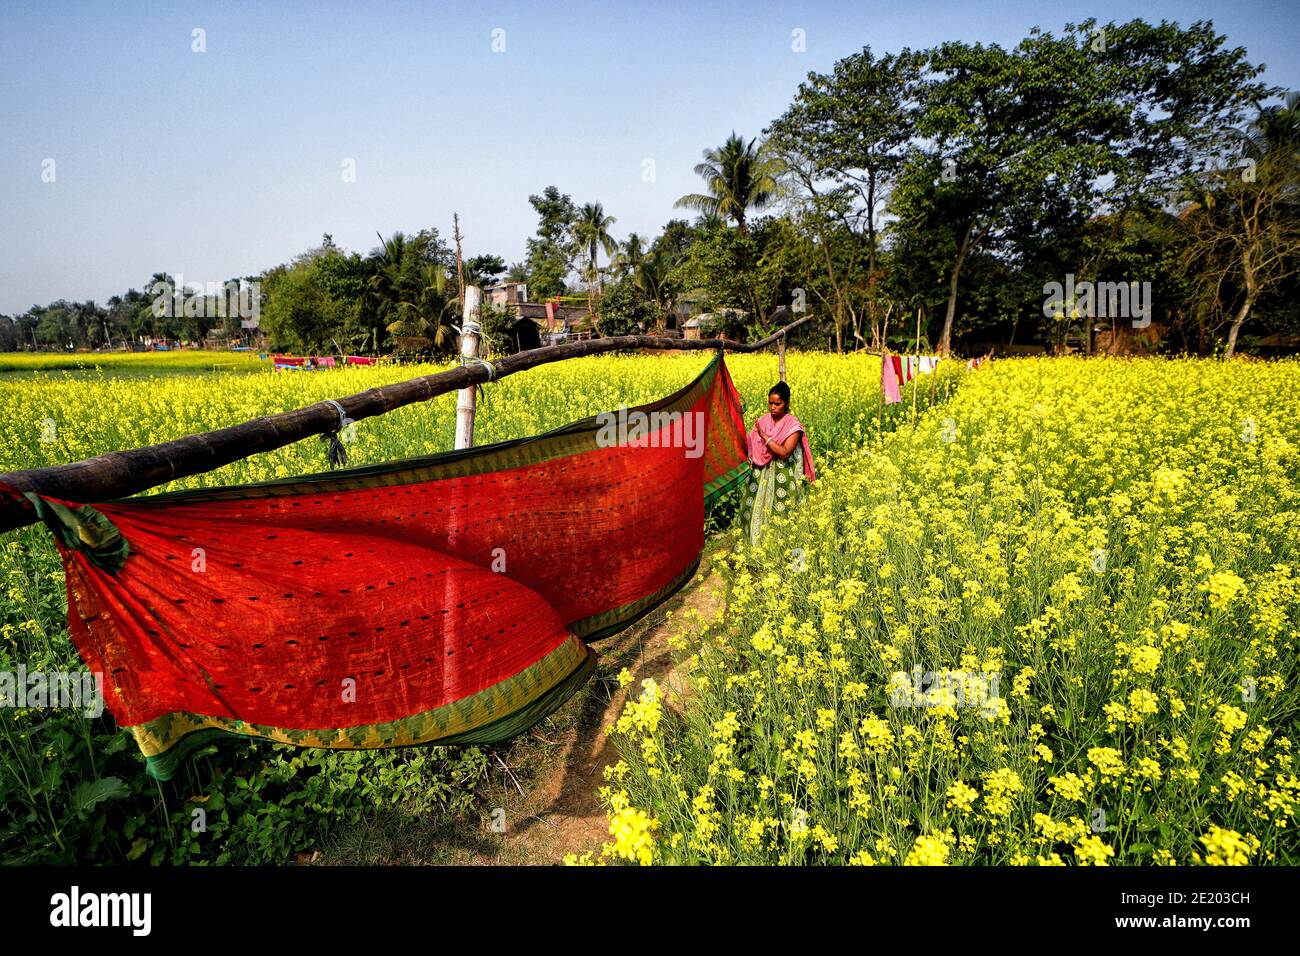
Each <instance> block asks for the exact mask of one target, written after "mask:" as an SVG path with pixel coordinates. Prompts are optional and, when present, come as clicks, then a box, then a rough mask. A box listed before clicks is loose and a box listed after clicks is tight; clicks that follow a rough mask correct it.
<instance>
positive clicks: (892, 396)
mask: <svg viewBox="0 0 1300 956" xmlns="http://www.w3.org/2000/svg"><path fill="white" fill-rule="evenodd" d="M898 369H899V362H898V356H897V355H885V356H882V357H881V360H880V391H881V392H882V393H883V394H884V396H885V404H886V405H893V404H894V403H895V402H901V401H902V400H903V396H902V395H900V394H899V393H898Z"/></svg>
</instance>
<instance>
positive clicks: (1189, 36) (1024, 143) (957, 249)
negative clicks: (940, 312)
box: [891, 21, 1262, 351]
mask: <svg viewBox="0 0 1300 956" xmlns="http://www.w3.org/2000/svg"><path fill="white" fill-rule="evenodd" d="M1099 41H1100V42H1099ZM1222 42H1223V38H1222V37H1220V36H1217V35H1215V34H1214V32H1213V30H1212V29H1211V28H1210V26H1209V25H1208V24H1204V23H1197V24H1193V26H1192V27H1191V28H1189V29H1187V30H1183V29H1181V28H1179V27H1178V26H1177V25H1176V24H1168V23H1162V24H1161V25H1160V26H1158V27H1152V26H1150V25H1149V24H1146V23H1143V22H1142V21H1132V22H1130V23H1128V24H1124V25H1122V26H1116V25H1115V24H1113V23H1112V24H1108V25H1107V26H1106V27H1104V28H1102V29H1101V30H1098V29H1096V24H1095V21H1086V22H1085V23H1083V24H1079V25H1077V26H1076V25H1067V28H1066V31H1065V33H1064V34H1063V35H1062V36H1061V37H1059V38H1058V37H1054V36H1052V35H1051V34H1048V33H1043V32H1041V31H1039V30H1037V29H1035V30H1034V31H1032V32H1031V34H1030V36H1029V37H1027V38H1026V39H1025V40H1024V41H1022V42H1021V43H1020V44H1019V45H1018V46H1017V47H1016V48H1015V49H1014V50H1004V49H1002V48H1001V47H999V46H997V45H990V46H983V45H981V44H967V43H956V42H953V43H944V44H942V45H941V46H939V47H938V48H936V49H934V50H931V51H928V53H927V54H926V67H927V72H926V73H925V74H924V75H923V79H922V83H923V87H922V90H921V100H920V102H921V109H920V111H919V112H918V114H917V123H916V128H917V133H918V134H919V139H918V141H917V142H916V143H914V144H913V146H912V148H911V149H910V151H909V154H908V158H907V162H906V163H905V165H904V168H903V171H902V173H901V174H900V177H899V182H898V185H897V187H896V188H895V191H894V194H893V196H892V201H891V208H892V209H893V211H894V213H895V214H896V215H897V216H898V219H899V222H898V223H897V228H898V229H899V230H900V231H913V232H928V233H931V234H937V233H940V232H943V231H945V230H946V231H947V233H948V236H947V239H946V241H943V242H940V241H938V236H937V235H935V241H931V242H929V243H928V245H929V246H930V247H931V248H932V249H936V250H937V249H939V248H941V247H943V246H946V247H947V250H946V253H945V258H946V261H947V266H946V270H945V271H946V278H947V286H948V295H947V310H946V315H945V318H944V323H943V329H942V331H941V334H940V342H939V348H940V351H947V350H948V349H949V348H950V347H951V336H952V328H953V322H954V319H955V317H956V310H957V302H958V292H959V285H960V280H961V274H962V267H963V265H964V263H965V262H966V261H967V259H968V258H969V256H971V255H972V253H974V252H975V251H976V250H978V249H985V248H987V249H989V250H991V251H993V252H995V253H1000V254H1004V255H1015V254H1016V247H1017V245H1018V244H1023V243H1026V242H1028V243H1032V242H1034V241H1035V238H1036V237H1038V236H1040V235H1041V234H1042V233H1043V232H1044V231H1046V230H1047V229H1048V228H1050V226H1051V225H1053V224H1056V223H1059V222H1061V221H1062V220H1063V219H1064V220H1067V221H1068V220H1070V219H1072V220H1073V221H1074V222H1076V223H1077V222H1081V221H1083V220H1085V219H1086V218H1088V217H1090V216H1092V215H1096V214H1099V213H1104V212H1106V211H1108V209H1111V208H1113V207H1114V206H1116V205H1119V206H1121V207H1127V206H1130V205H1132V204H1134V203H1135V202H1136V201H1137V200H1138V199H1139V198H1141V197H1149V196H1150V195H1151V194H1152V193H1154V192H1157V191H1158V190H1159V189H1160V187H1161V185H1162V184H1165V183H1168V182H1170V181H1171V180H1172V179H1173V178H1175V177H1176V176H1177V175H1178V174H1179V173H1180V172H1182V171H1185V170H1186V169H1187V168H1188V166H1189V164H1191V163H1193V162H1194V161H1195V159H1196V156H1197V155H1199V152H1198V151H1199V150H1200V149H1201V148H1203V147H1204V146H1205V145H1206V144H1207V143H1209V142H1210V141H1211V140H1212V133H1213V131H1214V130H1215V129H1216V128H1218V127H1219V124H1221V123H1223V122H1224V121H1225V120H1227V119H1231V118H1232V117H1233V116H1234V115H1235V111H1237V110H1238V109H1239V106H1240V103H1241V102H1244V99H1243V98H1244V97H1245V98H1248V97H1249V96H1251V95H1253V94H1255V93H1258V92H1259V91H1260V90H1261V89H1262V88H1261V87H1258V86H1257V85H1251V84H1250V83H1249V81H1250V80H1251V79H1252V78H1253V77H1254V76H1255V75H1257V73H1258V68H1256V67H1252V66H1250V65H1249V64H1248V63H1246V62H1245V61H1244V55H1243V54H1244V51H1242V50H1240V49H1236V50H1221V49H1220V47H1221V46H1222Z"/></svg>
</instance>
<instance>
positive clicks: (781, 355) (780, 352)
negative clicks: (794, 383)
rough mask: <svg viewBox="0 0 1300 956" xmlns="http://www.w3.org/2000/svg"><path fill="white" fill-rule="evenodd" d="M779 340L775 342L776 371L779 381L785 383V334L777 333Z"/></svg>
mask: <svg viewBox="0 0 1300 956" xmlns="http://www.w3.org/2000/svg"><path fill="white" fill-rule="evenodd" d="M778 334H779V335H780V338H778V339H777V340H776V354H777V371H778V372H780V375H781V381H783V382H784V381H785V333H784V332H781V333H778Z"/></svg>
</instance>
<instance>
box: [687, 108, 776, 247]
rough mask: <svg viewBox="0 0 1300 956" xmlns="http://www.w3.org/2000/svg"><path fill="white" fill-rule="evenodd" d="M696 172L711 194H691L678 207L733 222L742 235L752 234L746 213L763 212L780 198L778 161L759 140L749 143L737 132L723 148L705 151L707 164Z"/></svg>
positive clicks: (698, 166)
mask: <svg viewBox="0 0 1300 956" xmlns="http://www.w3.org/2000/svg"><path fill="white" fill-rule="evenodd" d="M695 172H696V174H697V175H699V176H702V177H703V178H704V186H705V189H706V190H707V192H706V193H690V194H688V195H686V196H683V197H682V198H681V199H679V200H677V202H676V204H675V205H676V206H678V207H682V208H686V209H694V210H697V211H698V212H700V213H703V214H704V215H705V216H706V217H708V216H720V217H723V218H725V219H730V220H732V221H733V222H735V224H736V227H737V228H738V229H739V230H740V231H741V232H742V233H745V232H748V227H747V225H746V222H745V214H746V212H748V210H750V209H762V208H764V207H765V206H767V205H768V204H769V203H771V202H772V200H773V199H774V198H775V197H776V193H777V163H776V160H775V159H774V158H772V157H771V156H769V155H768V152H767V150H766V149H765V148H764V147H763V146H762V145H760V144H759V143H758V138H757V137H755V138H754V139H751V140H750V141H749V142H748V143H746V142H745V140H744V138H743V137H741V136H738V135H737V134H736V132H735V130H732V132H731V135H730V136H728V137H727V141H726V142H725V143H723V144H722V146H720V147H718V148H716V149H706V150H705V151H704V162H702V163H699V164H697V165H696V167H695Z"/></svg>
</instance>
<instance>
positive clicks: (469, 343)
mask: <svg viewBox="0 0 1300 956" xmlns="http://www.w3.org/2000/svg"><path fill="white" fill-rule="evenodd" d="M479 294H480V293H479V288H478V286H476V285H471V286H466V287H465V311H464V313H463V314H462V316H461V323H460V363H461V364H462V365H465V364H466V363H467V361H468V360H471V359H475V358H478V341H479V335H480V327H479V323H478V319H479ZM473 446H474V386H473V385H471V386H470V387H469V388H462V389H461V390H460V394H459V395H458V396H457V398H456V447H457V448H472V447H473Z"/></svg>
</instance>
